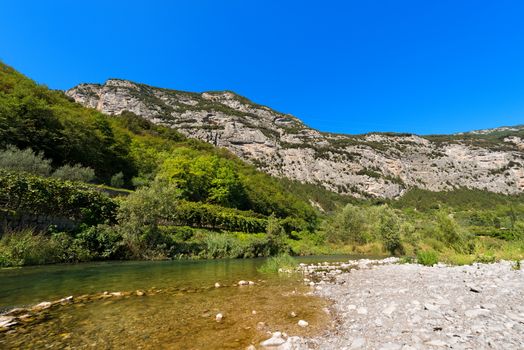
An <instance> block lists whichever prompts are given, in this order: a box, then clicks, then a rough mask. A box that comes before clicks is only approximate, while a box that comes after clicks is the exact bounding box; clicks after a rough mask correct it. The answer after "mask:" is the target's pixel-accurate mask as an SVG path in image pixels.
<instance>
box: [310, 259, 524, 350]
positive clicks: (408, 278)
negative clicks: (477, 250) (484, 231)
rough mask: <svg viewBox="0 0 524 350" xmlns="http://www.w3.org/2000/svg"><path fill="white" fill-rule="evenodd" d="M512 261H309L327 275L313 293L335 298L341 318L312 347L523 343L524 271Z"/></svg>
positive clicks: (313, 274)
mask: <svg viewBox="0 0 524 350" xmlns="http://www.w3.org/2000/svg"><path fill="white" fill-rule="evenodd" d="M523 263H524V261H523ZM511 265H512V262H509V261H501V262H498V263H494V264H474V265H471V266H445V265H443V264H439V265H436V266H434V267H427V266H422V265H417V264H395V262H394V260H393V261H391V262H386V261H377V260H360V261H354V260H352V261H349V262H346V263H344V267H342V264H322V265H320V264H316V265H309V266H304V267H301V269H302V270H303V271H304V273H305V276H307V278H309V279H310V280H311V281H313V280H315V281H324V283H323V284H322V288H321V289H318V288H317V289H316V290H313V291H312V293H313V294H314V295H318V296H322V297H325V298H328V299H330V300H331V301H332V302H333V304H332V310H333V313H334V315H336V317H337V325H336V326H335V329H334V330H332V331H329V332H328V333H327V335H322V336H319V337H317V338H313V339H312V340H309V343H310V344H311V345H312V346H311V348H314V349H359V348H361V349H384V350H396V349H399V350H400V349H402V350H412V349H430V348H431V349H437V348H442V349H445V348H454V349H484V348H486V347H490V348H493V349H520V348H521V347H522V344H524V304H523V303H522V300H524V271H522V270H520V271H515V270H512V269H511ZM350 266H351V267H350ZM354 267H358V269H355V268H354ZM523 350H524V349H523Z"/></svg>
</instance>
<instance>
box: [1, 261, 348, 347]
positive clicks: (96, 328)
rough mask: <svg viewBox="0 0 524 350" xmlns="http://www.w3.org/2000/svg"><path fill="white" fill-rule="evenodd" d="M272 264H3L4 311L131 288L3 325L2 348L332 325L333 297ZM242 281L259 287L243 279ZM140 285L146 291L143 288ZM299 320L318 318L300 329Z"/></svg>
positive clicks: (185, 338) (315, 329)
mask: <svg viewBox="0 0 524 350" xmlns="http://www.w3.org/2000/svg"><path fill="white" fill-rule="evenodd" d="M349 258H351V257H350V256H328V257H303V258H298V260H299V262H305V263H309V262H318V261H344V260H348V259H349ZM263 262H264V259H243V260H242V259H236V260H205V261H156V262H151V261H148V262H144V261H140V262H110V263H86V264H77V265H49V266H35V267H24V268H14V269H1V270H0V309H3V310H5V309H9V308H12V307H15V306H16V307H22V306H30V305H34V304H36V303H39V302H42V301H52V300H57V299H60V298H63V297H66V296H70V295H72V296H73V297H74V298H75V299H74V300H76V298H80V296H82V295H93V296H96V295H98V296H100V294H101V293H103V292H108V293H111V292H124V293H126V292H128V293H126V295H123V296H119V297H107V298H106V297H101V298H95V300H91V299H90V300H88V301H86V302H79V301H78V300H76V301H75V302H74V303H70V304H67V305H65V306H60V307H56V308H52V309H49V310H45V311H44V312H43V316H42V317H41V320H39V321H38V322H32V323H30V324H28V325H27V326H20V327H16V328H15V330H14V331H10V332H4V333H0V348H8V349H16V348H20V349H47V348H58V349H63V348H74V349H139V348H140V349H244V348H245V347H247V346H248V345H249V344H258V342H260V341H261V340H263V339H265V338H267V337H268V332H271V331H277V330H278V331H283V332H287V333H288V334H291V335H300V336H312V335H315V334H318V333H320V332H321V331H323V330H325V329H326V328H327V327H328V326H329V324H330V317H329V315H328V314H327V313H326V311H325V310H326V307H327V306H328V304H327V302H326V301H325V300H323V299H320V298H318V297H315V296H312V295H310V293H308V292H309V288H308V287H307V286H305V285H304V284H303V282H302V276H299V275H291V276H288V275H285V276H281V275H280V276H276V275H265V274H261V273H259V272H258V271H257V268H258V267H259V266H260V265H262V264H263ZM240 280H246V281H253V282H255V285H252V286H238V285H237V283H238V282H239V281H240ZM215 283H219V284H220V285H221V287H220V288H216V287H215ZM137 290H139V291H144V292H145V295H140V296H139V295H137V293H136V291H137ZM127 294H129V295H127ZM140 294H141V293H140ZM218 313H221V314H222V315H223V316H224V317H223V319H222V320H221V321H220V322H217V321H216V320H215V317H216V315H217V314H218ZM292 313H294V314H296V315H297V316H296V317H293V316H292ZM299 319H304V320H306V321H308V322H309V326H308V327H306V328H301V327H299V326H298V325H297V321H298V320H299Z"/></svg>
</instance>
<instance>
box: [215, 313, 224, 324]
mask: <svg viewBox="0 0 524 350" xmlns="http://www.w3.org/2000/svg"><path fill="white" fill-rule="evenodd" d="M223 318H224V315H222V314H221V313H218V314H217V315H216V316H215V321H217V322H220V321H222V319H223Z"/></svg>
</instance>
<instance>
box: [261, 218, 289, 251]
mask: <svg viewBox="0 0 524 350" xmlns="http://www.w3.org/2000/svg"><path fill="white" fill-rule="evenodd" d="M266 235H267V239H268V249H269V254H270V255H278V254H283V253H288V252H289V247H288V246H287V244H286V232H285V231H284V228H283V227H282V225H280V223H279V221H278V220H277V219H276V218H275V217H274V216H270V217H269V219H268V221H267V228H266Z"/></svg>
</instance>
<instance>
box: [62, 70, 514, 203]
mask: <svg viewBox="0 0 524 350" xmlns="http://www.w3.org/2000/svg"><path fill="white" fill-rule="evenodd" d="M66 94H67V95H68V96H70V97H72V98H73V99H74V100H75V101H77V102H78V103H81V104H82V105H84V106H87V107H91V108H96V109H97V110H99V111H102V112H104V113H107V114H111V115H119V114H121V113H122V112H123V111H130V112H133V113H135V114H137V115H140V116H142V117H144V118H146V119H148V120H151V121H152V122H154V123H158V124H163V125H167V126H170V127H173V128H176V129H177V130H178V131H180V132H181V133H183V134H185V135H186V136H188V137H192V138H197V139H200V140H204V141H207V142H209V143H212V144H214V145H216V146H219V147H226V148H227V149H229V150H230V151H232V152H233V153H235V154H236V155H238V156H239V157H241V158H242V159H244V160H246V161H248V162H251V163H253V164H254V165H256V166H257V167H258V168H259V169H260V170H262V171H265V172H267V173H269V174H271V175H274V176H280V177H284V176H285V177H288V178H291V179H295V180H299V181H301V182H307V183H313V184H320V185H322V186H323V187H325V188H327V189H329V190H332V191H335V192H339V193H344V194H351V195H354V196H357V197H361V196H374V197H383V198H394V197H398V196H401V195H402V194H403V193H404V192H405V191H406V190H407V189H409V188H412V187H418V188H423V189H428V190H432V191H441V190H450V189H453V188H456V187H468V188H476V189H482V190H487V191H492V192H500V193H506V194H515V193H520V192H522V191H523V190H524V167H523V164H524V153H523V150H524V142H523V140H522V138H521V136H522V134H523V130H524V127H514V128H500V129H496V130H481V131H476V132H472V133H469V134H457V135H449V136H442V137H419V136H416V135H404V134H377V133H375V134H366V135H339V134H330V133H321V132H319V131H317V130H314V129H311V128H308V127H307V126H306V125H304V124H303V123H302V122H301V121H300V120H299V119H297V118H295V117H294V116H291V115H288V114H282V113H279V112H276V111H274V110H271V109H270V108H268V107H264V106H260V105H257V104H255V103H252V102H250V101H249V100H247V99H245V98H243V97H241V96H238V95H236V94H234V93H232V92H204V93H202V94H200V93H188V92H181V91H174V90H167V89H160V88H153V87H150V86H147V85H143V84H136V83H133V82H130V81H125V80H118V79H111V80H108V81H107V82H106V83H105V84H103V85H99V84H81V85H78V86H77V87H74V88H72V89H70V90H68V91H67V92H66ZM497 133H505V134H504V136H500V137H498V138H496V139H495V142H493V140H494V139H493V137H494V136H493V135H495V134H497ZM497 135H498V134H497ZM490 137H491V138H490Z"/></svg>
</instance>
